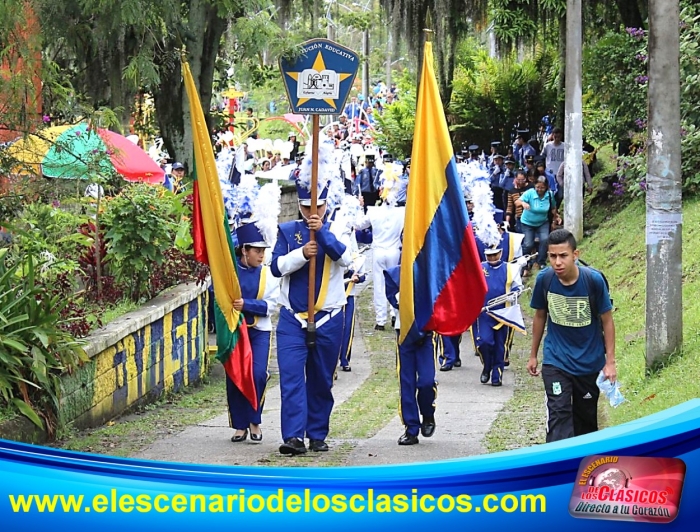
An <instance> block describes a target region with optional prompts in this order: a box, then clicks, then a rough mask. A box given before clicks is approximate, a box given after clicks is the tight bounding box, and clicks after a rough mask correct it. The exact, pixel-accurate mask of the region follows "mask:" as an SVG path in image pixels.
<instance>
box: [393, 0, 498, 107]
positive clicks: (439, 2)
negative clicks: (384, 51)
mask: <svg viewBox="0 0 700 532" xmlns="http://www.w3.org/2000/svg"><path fill="white" fill-rule="evenodd" d="M381 5H382V7H383V8H384V10H385V11H386V12H387V13H388V14H389V16H390V17H391V20H392V27H393V31H394V37H395V39H394V40H395V41H397V42H398V40H399V38H403V39H404V40H405V42H406V44H407V45H408V49H409V52H411V54H412V55H413V56H414V57H415V58H416V62H417V63H418V69H417V72H418V73H420V71H421V68H420V66H421V65H420V63H421V61H422V56H423V43H424V42H425V37H424V34H423V30H424V29H425V28H428V29H433V30H434V31H435V38H434V39H433V47H434V49H435V59H436V61H437V68H436V70H437V76H438V84H439V86H440V97H441V98H442V101H443V104H448V103H449V101H450V98H451V97H452V81H453V76H454V67H455V61H454V57H455V55H454V49H455V47H456V46H457V42H458V40H459V39H460V38H461V37H464V36H466V35H467V32H468V30H469V29H471V28H477V29H478V28H480V27H481V26H483V25H484V24H485V22H486V13H487V8H488V0H435V1H431V0H381ZM430 21H432V22H433V23H434V24H430ZM431 25H432V26H434V27H432V28H431V27H430V26H431Z"/></svg>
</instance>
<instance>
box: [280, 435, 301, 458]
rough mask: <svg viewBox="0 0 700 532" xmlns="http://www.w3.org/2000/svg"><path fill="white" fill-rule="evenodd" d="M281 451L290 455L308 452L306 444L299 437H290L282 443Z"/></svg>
mask: <svg viewBox="0 0 700 532" xmlns="http://www.w3.org/2000/svg"><path fill="white" fill-rule="evenodd" d="M280 453H282V454H290V455H297V454H304V453H306V445H304V442H303V441H301V440H300V439H299V438H289V439H288V440H287V441H285V442H284V443H283V444H282V445H280Z"/></svg>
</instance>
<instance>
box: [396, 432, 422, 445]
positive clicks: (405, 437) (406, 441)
mask: <svg viewBox="0 0 700 532" xmlns="http://www.w3.org/2000/svg"><path fill="white" fill-rule="evenodd" d="M417 443H418V436H411V435H410V434H409V433H408V432H404V433H403V434H402V435H401V437H400V438H399V445H416V444H417Z"/></svg>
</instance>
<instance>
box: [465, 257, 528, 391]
mask: <svg viewBox="0 0 700 532" xmlns="http://www.w3.org/2000/svg"><path fill="white" fill-rule="evenodd" d="M485 254H486V261H484V262H482V263H481V266H482V269H483V271H484V276H485V277H486V285H487V286H488V291H487V292H486V297H485V303H484V305H485V306H486V305H487V304H488V302H489V301H490V300H492V299H495V298H497V297H499V296H503V295H505V294H508V293H510V292H513V291H520V290H522V288H523V282H522V279H521V277H520V266H519V265H518V264H512V263H507V262H503V261H502V260H501V255H502V249H501V248H497V247H492V248H488V249H486V250H485ZM507 305H508V303H502V304H500V305H496V306H494V307H493V308H490V309H488V310H489V312H482V313H481V314H480V315H479V317H478V318H477V320H476V322H475V324H474V325H473V327H472V330H473V332H474V344H475V346H476V350H477V353H478V354H479V356H480V357H481V363H482V364H483V365H484V368H483V371H482V372H481V377H480V379H479V380H480V381H481V384H487V383H488V382H489V381H491V385H492V386H501V385H502V384H503V369H504V367H505V360H506V357H507V354H508V351H509V349H510V346H511V344H512V342H513V328H512V327H509V326H507V325H506V324H505V323H504V322H503V321H499V320H497V319H496V318H495V317H494V313H493V311H497V310H499V309H503V308H505V307H506V306H507ZM520 321H522V317H521V318H520Z"/></svg>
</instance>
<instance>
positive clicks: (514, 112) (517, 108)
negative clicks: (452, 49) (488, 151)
mask: <svg viewBox="0 0 700 532" xmlns="http://www.w3.org/2000/svg"><path fill="white" fill-rule="evenodd" d="M464 54H465V55H466V56H467V57H466V60H464V61H462V62H461V64H460V66H459V67H458V68H457V71H456V73H455V83H454V92H453V95H452V102H451V104H450V107H449V109H450V114H451V115H452V116H453V126H452V128H451V129H452V130H453V131H455V133H456V137H457V140H458V143H459V142H461V141H465V142H469V143H474V142H476V143H477V144H480V145H481V146H488V145H489V142H490V141H491V140H494V139H499V140H504V141H505V140H508V139H509V138H510V134H511V132H512V131H513V129H514V128H515V127H516V126H518V127H521V128H528V129H529V130H530V131H532V132H533V133H534V132H535V131H537V128H538V127H539V125H540V121H541V119H542V117H543V116H544V115H547V114H551V113H552V111H553V109H554V108H555V106H556V102H557V93H556V90H555V87H556V73H557V68H556V65H555V58H554V56H553V54H552V53H551V52H548V51H543V52H541V53H539V54H538V55H537V56H535V58H534V59H525V60H523V61H521V62H518V61H516V59H515V57H514V56H512V57H507V58H506V59H502V60H499V59H496V58H493V57H490V56H489V54H488V53H487V52H486V51H484V50H478V49H476V48H467V49H466V51H465V52H464Z"/></svg>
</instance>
